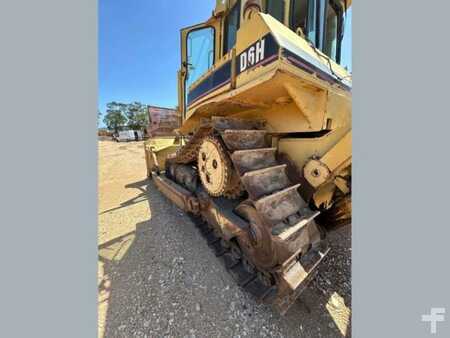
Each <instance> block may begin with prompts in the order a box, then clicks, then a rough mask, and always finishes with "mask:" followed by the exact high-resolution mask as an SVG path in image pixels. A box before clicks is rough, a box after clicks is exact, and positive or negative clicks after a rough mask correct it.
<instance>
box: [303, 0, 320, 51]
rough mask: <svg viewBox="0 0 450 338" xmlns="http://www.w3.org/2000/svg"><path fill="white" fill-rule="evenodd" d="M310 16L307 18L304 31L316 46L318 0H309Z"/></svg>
mask: <svg viewBox="0 0 450 338" xmlns="http://www.w3.org/2000/svg"><path fill="white" fill-rule="evenodd" d="M307 7H308V18H307V19H306V22H307V27H306V31H305V32H304V33H305V35H306V36H307V37H308V40H309V41H311V42H312V43H313V44H314V45H315V46H316V45H317V35H316V34H317V17H316V7H317V1H316V0H309V1H308V6H307Z"/></svg>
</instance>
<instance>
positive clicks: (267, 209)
mask: <svg viewBox="0 0 450 338" xmlns="http://www.w3.org/2000/svg"><path fill="white" fill-rule="evenodd" d="M299 187H300V184H296V185H293V186H291V187H288V188H286V189H284V190H281V191H278V192H276V193H274V194H271V195H268V196H265V197H262V198H260V199H259V200H257V201H256V202H254V203H255V207H256V209H257V210H258V211H259V212H260V213H261V214H263V215H264V217H265V218H266V219H267V220H268V221H270V222H271V223H272V225H277V224H278V223H281V222H283V221H284V220H285V219H286V218H288V217H289V216H290V215H293V214H296V213H297V212H298V211H299V210H300V209H302V208H304V207H305V206H306V203H305V201H303V199H302V198H301V197H300V195H299V193H298V191H297V189H298V188H299Z"/></svg>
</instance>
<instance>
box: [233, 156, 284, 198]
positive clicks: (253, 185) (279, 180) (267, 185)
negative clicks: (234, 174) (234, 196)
mask: <svg viewBox="0 0 450 338" xmlns="http://www.w3.org/2000/svg"><path fill="white" fill-rule="evenodd" d="M286 167H287V165H286V164H281V165H276V166H272V167H269V168H264V169H258V170H253V171H249V172H247V173H245V174H244V176H242V177H241V181H242V183H243V184H244V186H245V188H246V190H247V192H248V193H249V195H250V198H251V199H252V200H257V199H259V198H261V197H263V196H266V195H270V194H272V193H274V192H275V191H279V190H283V189H285V188H287V187H288V186H289V185H290V184H291V183H290V181H289V178H288V177H287V175H286Z"/></svg>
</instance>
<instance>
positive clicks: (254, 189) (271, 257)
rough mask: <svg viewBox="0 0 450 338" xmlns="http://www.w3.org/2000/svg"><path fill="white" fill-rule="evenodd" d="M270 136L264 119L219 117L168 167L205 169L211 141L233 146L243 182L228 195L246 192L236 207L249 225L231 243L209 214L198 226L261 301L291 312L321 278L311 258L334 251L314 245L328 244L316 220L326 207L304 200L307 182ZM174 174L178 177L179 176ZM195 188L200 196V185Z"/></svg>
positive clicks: (232, 153)
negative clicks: (292, 171)
mask: <svg viewBox="0 0 450 338" xmlns="http://www.w3.org/2000/svg"><path fill="white" fill-rule="evenodd" d="M268 139H269V138H268V135H267V132H266V130H265V129H264V124H263V123H262V122H260V121H244V120H237V119H229V118H212V120H211V121H210V122H209V123H204V124H203V125H202V126H201V127H200V128H199V129H198V130H197V132H196V133H195V134H194V135H193V136H192V137H191V138H190V139H189V141H188V142H187V143H186V144H185V145H184V146H183V147H182V148H180V149H179V150H178V152H177V153H176V155H175V156H174V157H172V158H171V159H170V160H169V161H168V166H169V167H170V166H180V165H181V166H184V167H186V166H187V167H188V168H192V169H194V168H195V170H197V168H196V167H197V160H198V158H199V149H200V148H201V145H202V142H203V141H204V140H208V142H211V141H213V142H218V143H220V145H221V147H220V148H221V149H222V148H223V149H225V151H226V154H224V155H225V156H226V157H227V158H228V159H229V160H228V159H227V161H230V162H231V163H232V168H230V170H233V173H232V174H233V175H234V176H235V177H236V178H237V179H236V180H234V181H232V184H230V186H229V187H227V189H224V193H223V196H224V197H228V198H232V199H236V198H237V197H238V196H242V195H244V197H245V199H244V198H241V199H240V200H239V201H240V202H241V203H240V204H239V205H238V206H237V207H236V208H235V209H234V212H235V213H237V214H239V215H240V216H241V217H242V218H244V219H245V220H246V221H247V223H246V224H247V228H246V229H245V230H244V231H242V232H240V234H239V235H238V236H237V237H234V238H231V239H230V238H229V240H225V238H226V236H223V234H222V233H221V229H218V228H214V225H213V224H208V223H207V222H206V221H204V220H202V219H201V218H195V219H194V220H195V223H196V224H197V226H198V227H199V229H200V230H201V233H202V234H203V235H204V236H205V238H206V240H207V242H208V244H209V245H210V246H211V247H212V248H213V249H214V251H215V253H216V256H220V257H223V259H224V262H225V266H226V268H227V269H228V271H229V272H230V273H231V275H232V276H233V278H234V279H235V280H236V282H237V284H239V285H240V286H241V287H243V288H244V289H245V290H246V291H248V292H250V293H251V294H252V295H254V296H255V297H256V298H257V299H258V300H260V301H265V302H271V301H273V300H274V299H275V302H276V303H278V304H277V305H278V308H279V310H280V312H281V313H284V312H286V311H287V308H288V307H289V306H290V304H292V302H293V300H295V298H296V297H298V294H299V293H300V292H301V291H302V290H303V289H304V287H305V285H306V284H307V281H309V280H310V279H311V278H312V276H313V275H314V271H315V270H314V269H313V266H312V265H314V268H315V264H309V263H310V262H319V261H320V260H321V258H322V257H323V255H324V254H325V253H324V252H325V251H326V250H322V251H320V250H311V248H313V247H314V248H316V249H317V247H319V246H321V245H322V240H321V235H320V232H319V229H318V227H317V225H316V223H315V222H314V219H315V217H316V216H318V215H319V212H317V211H312V210H311V209H310V208H309V207H308V205H307V203H306V202H305V201H304V200H303V199H302V197H301V196H300V194H299V192H298V188H299V185H298V184H293V183H292V182H291V181H290V179H289V177H288V174H287V171H286V170H287V166H286V165H285V164H282V163H280V162H278V160H277V156H276V152H277V149H276V148H272V147H270V145H269V144H268ZM222 146H223V147H222ZM192 169H189V170H192ZM170 171H171V170H170V169H169V172H170ZM230 175H231V174H230ZM169 178H170V179H174V180H177V179H176V177H173V175H172V177H169ZM184 181H185V179H182V180H178V183H179V184H183V182H184ZM190 191H192V192H193V193H194V194H196V192H195V191H194V189H192V188H191V189H190ZM232 211H233V210H232ZM314 255H319V256H320V257H313V256H314ZM301 259H303V261H301ZM294 270H295V271H294ZM313 270H314V271H313ZM293 271H294V272H293ZM293 291H294V292H293Z"/></svg>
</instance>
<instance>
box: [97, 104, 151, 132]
mask: <svg viewBox="0 0 450 338" xmlns="http://www.w3.org/2000/svg"><path fill="white" fill-rule="evenodd" d="M106 107H107V109H106V115H105V117H104V119H103V122H104V123H105V125H106V126H107V127H108V129H109V130H113V131H114V132H118V131H119V130H121V129H123V128H124V127H128V128H129V129H132V130H143V131H145V129H146V128H147V125H148V114H147V105H145V104H142V103H140V102H133V103H121V102H115V101H113V102H109V103H108V104H107V105H106Z"/></svg>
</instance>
